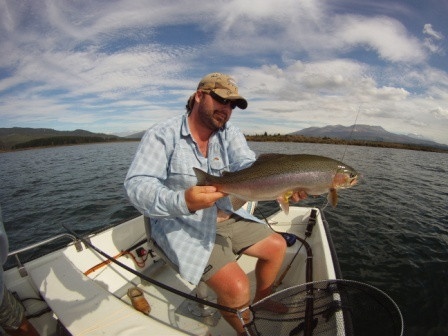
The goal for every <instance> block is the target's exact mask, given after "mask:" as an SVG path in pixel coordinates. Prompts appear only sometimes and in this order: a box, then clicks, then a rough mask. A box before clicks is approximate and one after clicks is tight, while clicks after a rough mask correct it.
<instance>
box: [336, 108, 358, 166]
mask: <svg viewBox="0 0 448 336" xmlns="http://www.w3.org/2000/svg"><path fill="white" fill-rule="evenodd" d="M360 112H361V104H359V106H358V112H356V117H355V123H354V124H353V127H352V130H351V132H350V135H349V136H348V139H347V144H346V145H345V149H344V154H342V158H341V161H344V158H345V154H346V153H347V148H348V143H349V141H350V140H351V139H352V136H353V132H354V131H355V127H356V124H357V123H358V117H359V113H360Z"/></svg>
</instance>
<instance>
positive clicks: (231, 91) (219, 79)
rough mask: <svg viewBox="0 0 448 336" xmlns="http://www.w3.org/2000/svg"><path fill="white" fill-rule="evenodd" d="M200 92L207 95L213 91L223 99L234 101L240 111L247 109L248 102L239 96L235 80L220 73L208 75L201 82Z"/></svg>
mask: <svg viewBox="0 0 448 336" xmlns="http://www.w3.org/2000/svg"><path fill="white" fill-rule="evenodd" d="M198 90H200V91H204V92H207V93H208V92H210V91H213V92H214V93H216V94H217V95H218V96H220V97H221V98H224V99H230V100H233V101H235V103H236V106H238V107H239V108H240V109H243V110H244V109H245V108H246V107H247V100H246V99H245V98H244V97H242V96H240V95H239V94H238V86H237V85H236V83H235V80H234V79H233V78H232V77H230V76H228V75H225V74H222V73H219V72H213V73H211V74H208V75H206V76H205V77H204V78H202V79H201V81H200V82H199V85H198Z"/></svg>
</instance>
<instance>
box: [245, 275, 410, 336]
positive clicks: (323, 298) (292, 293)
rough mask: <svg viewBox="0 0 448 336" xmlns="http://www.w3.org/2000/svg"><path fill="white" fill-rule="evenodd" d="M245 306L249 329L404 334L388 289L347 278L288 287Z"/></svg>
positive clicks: (254, 332)
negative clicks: (250, 319) (387, 292)
mask: <svg viewBox="0 0 448 336" xmlns="http://www.w3.org/2000/svg"><path fill="white" fill-rule="evenodd" d="M246 309H249V310H250V311H251V313H252V316H253V318H252V321H251V322H250V323H249V324H247V325H245V328H246V332H247V335H266V336H268V335H270V336H272V335H275V336H280V335H290V336H294V335H303V336H309V335H315V336H321V335H331V336H333V335H338V336H339V335H363V336H364V335H365V336H370V335H372V336H378V335H382V336H389V335H390V336H395V335H397V336H398V335H400V336H401V335H403V318H402V315H401V312H400V309H399V308H398V306H397V305H396V303H395V302H394V301H393V300H392V299H391V298H390V297H389V296H388V295H387V294H386V293H384V292H382V291H381V290H379V289H377V288H375V287H373V286H370V285H367V284H364V283H360V282H356V281H351V280H345V279H337V280H326V281H316V282H309V283H305V284H301V285H298V286H294V287H290V288H287V289H284V290H282V291H279V292H277V293H274V294H272V295H270V296H269V297H267V298H265V299H263V300H261V301H258V302H256V303H254V304H253V305H251V306H250V307H248V308H246ZM246 309H244V310H241V311H240V314H243V312H244V311H245V310H246Z"/></svg>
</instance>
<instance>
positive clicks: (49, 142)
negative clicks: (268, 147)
mask: <svg viewBox="0 0 448 336" xmlns="http://www.w3.org/2000/svg"><path fill="white" fill-rule="evenodd" d="M245 137H246V140H247V141H253V142H297V143H317V144H331V145H350V146H365V147H379V148H395V149H407V150H415V151H425V152H435V153H448V149H444V148H438V147H429V146H423V145H418V144H410V143H409V144H403V143H391V142H379V141H367V140H344V139H334V138H328V137H324V138H317V137H308V136H302V135H281V134H277V135H267V134H264V135H245ZM58 138H59V140H61V141H56V142H55V137H51V138H41V139H38V141H36V140H34V141H30V142H28V143H22V144H17V145H15V146H14V148H8V149H6V148H2V149H0V153H6V152H15V151H22V150H30V149H38V148H52V147H63V146H77V145H88V144H97V143H115V142H139V141H140V139H137V138H121V137H120V138H112V139H104V138H94V137H73V136H71V137H70V139H69V140H68V138H65V139H64V137H58ZM62 140H65V141H62Z"/></svg>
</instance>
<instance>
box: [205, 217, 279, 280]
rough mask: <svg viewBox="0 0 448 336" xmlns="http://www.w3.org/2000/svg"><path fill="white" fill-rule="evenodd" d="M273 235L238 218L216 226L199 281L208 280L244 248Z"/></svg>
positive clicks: (261, 225)
mask: <svg viewBox="0 0 448 336" xmlns="http://www.w3.org/2000/svg"><path fill="white" fill-rule="evenodd" d="M272 233H273V231H272V229H270V228H269V227H268V226H267V225H263V224H261V223H257V222H252V221H248V220H246V219H244V218H241V217H239V216H232V217H231V218H230V219H228V220H225V221H222V222H220V223H217V224H216V238H215V246H214V247H213V250H212V254H211V255H210V259H209V261H208V265H207V267H206V268H205V270H204V274H203V275H202V278H201V280H202V281H207V280H209V279H210V278H211V277H212V276H213V275H214V274H215V273H216V272H218V271H219V270H220V269H221V268H222V267H224V266H225V265H227V264H228V263H230V262H233V261H235V260H236V258H237V256H238V255H239V254H241V253H242V252H243V251H244V250H245V249H246V248H248V247H250V246H252V245H254V244H256V243H258V242H259V241H261V240H263V239H265V238H267V237H269V236H270V235H271V234H272Z"/></svg>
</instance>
